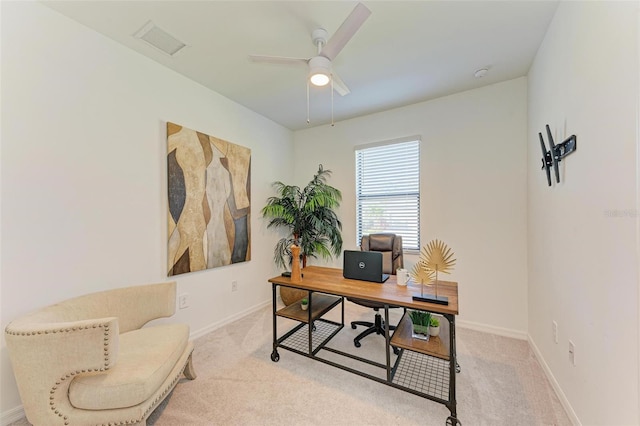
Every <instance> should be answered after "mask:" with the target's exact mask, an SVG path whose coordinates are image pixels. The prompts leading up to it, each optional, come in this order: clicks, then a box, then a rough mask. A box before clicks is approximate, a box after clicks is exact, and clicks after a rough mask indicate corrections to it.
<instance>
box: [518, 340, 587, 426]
mask: <svg viewBox="0 0 640 426" xmlns="http://www.w3.org/2000/svg"><path fill="white" fill-rule="evenodd" d="M527 340H528V341H529V346H531V349H532V350H533V353H534V355H535V356H536V359H537V360H538V362H539V363H540V365H541V366H542V371H544V374H545V376H547V379H549V382H550V383H551V387H553V390H554V391H555V393H556V395H557V396H558V399H559V400H560V403H561V404H562V406H563V407H564V411H566V413H567V416H569V420H571V423H572V424H573V425H575V426H582V423H580V419H579V418H578V416H577V415H576V412H575V411H574V410H573V407H572V406H571V404H570V403H569V400H568V399H567V396H566V395H565V394H564V392H563V391H562V388H561V387H560V384H559V383H558V381H557V380H556V378H555V376H554V375H553V373H552V372H551V369H550V368H549V365H547V362H546V361H545V360H544V358H543V357H542V353H541V352H540V350H539V349H538V347H537V346H536V344H535V343H534V342H533V339H531V336H528V339H527Z"/></svg>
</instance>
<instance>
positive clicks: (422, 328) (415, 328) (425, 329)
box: [413, 324, 429, 335]
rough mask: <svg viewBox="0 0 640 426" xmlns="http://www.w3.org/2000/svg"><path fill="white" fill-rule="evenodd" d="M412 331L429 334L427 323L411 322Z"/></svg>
mask: <svg viewBox="0 0 640 426" xmlns="http://www.w3.org/2000/svg"><path fill="white" fill-rule="evenodd" d="M413 332H414V333H415V334H424V335H427V334H429V326H428V325H418V324H413Z"/></svg>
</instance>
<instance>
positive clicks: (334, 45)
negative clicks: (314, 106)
mask: <svg viewBox="0 0 640 426" xmlns="http://www.w3.org/2000/svg"><path fill="white" fill-rule="evenodd" d="M369 15H371V11H370V10H369V9H367V7H366V6H365V5H363V4H362V3H358V4H357V5H356V7H355V8H354V9H353V11H351V13H350V14H349V16H347V19H345V21H344V22H343V23H342V25H340V28H338V30H337V31H336V32H335V33H334V34H333V36H331V38H330V39H329V40H328V41H327V36H328V33H327V31H326V30H325V29H324V28H318V29H316V30H314V31H313V32H312V33H311V39H312V40H313V44H314V45H316V47H317V49H318V53H317V55H316V56H314V57H312V58H288V57H283V56H265V55H249V59H251V60H252V61H254V62H268V63H273V64H291V65H300V64H306V65H307V66H308V67H309V81H310V82H311V84H313V85H315V86H325V85H326V84H328V83H329V82H330V81H332V83H333V89H334V90H335V91H336V92H338V94H340V95H341V96H344V95H347V94H349V93H350V90H349V88H348V87H347V85H346V84H345V83H344V81H342V79H341V78H340V77H338V75H337V74H336V73H335V72H333V71H332V67H331V61H332V60H333V59H335V57H336V56H338V54H339V53H340V52H341V51H342V49H343V48H344V47H345V45H346V44H347V43H348V42H349V40H351V38H352V37H353V36H354V35H355V33H356V32H357V31H358V30H359V29H360V27H361V26H362V24H363V23H364V21H366V20H367V18H368V17H369Z"/></svg>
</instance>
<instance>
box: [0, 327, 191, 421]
mask: <svg viewBox="0 0 640 426" xmlns="http://www.w3.org/2000/svg"><path fill="white" fill-rule="evenodd" d="M98 327H103V328H104V336H105V337H104V346H105V347H104V367H102V368H89V369H87V370H82V371H72V372H70V373H68V374H66V375H65V376H63V377H60V379H59V380H58V381H57V382H56V384H55V385H54V386H52V387H51V390H50V391H49V393H50V394H51V395H50V396H49V405H50V406H51V410H52V411H53V412H54V413H55V414H57V415H58V417H61V418H62V419H63V420H64V424H65V425H68V424H69V418H68V416H66V415H64V414H63V413H62V412H61V411H60V410H58V409H57V408H56V405H55V402H54V401H55V394H56V391H57V390H58V386H60V385H61V384H62V382H64V381H65V380H66V379H69V378H73V376H75V375H76V374H80V373H87V372H94V371H95V372H99V371H106V370H108V369H109V367H108V365H109V324H93V325H90V326H89V325H88V326H86V327H71V328H61V329H56V330H43V331H38V332H19V331H12V330H9V328H8V327H7V328H6V329H5V333H7V334H11V335H13V336H36V335H38V334H49V333H68V332H71V331H80V330H85V329H89V328H98ZM192 355H193V350H192V351H191V353H190V354H189V356H188V357H187V360H186V362H185V363H184V365H183V366H182V368H181V369H180V370H179V373H178V374H177V375H176V377H174V378H173V380H172V381H171V383H169V385H168V386H167V387H166V388H165V389H164V390H163V391H162V393H161V394H160V395H159V396H158V397H157V398H156V399H155V400H154V401H153V404H151V405H150V406H149V408H147V410H146V411H145V412H144V414H143V415H142V417H141V418H140V419H137V420H133V419H131V420H120V421H116V422H109V423H99V424H97V425H96V426H122V425H130V424H136V423H139V422H141V421H142V419H145V418H146V417H147V416H148V415H149V414H150V413H151V412H152V411H153V410H154V409H155V408H156V406H157V405H158V404H159V403H160V402H162V401H163V400H164V398H165V396H166V395H167V394H168V393H169V392H170V391H171V389H173V388H174V386H175V385H176V383H177V382H178V380H180V377H181V376H182V373H183V371H184V368H185V367H186V365H187V363H188V362H189V360H190V359H191V356H192ZM67 388H68V387H67Z"/></svg>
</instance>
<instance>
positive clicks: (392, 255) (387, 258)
mask: <svg viewBox="0 0 640 426" xmlns="http://www.w3.org/2000/svg"><path fill="white" fill-rule="evenodd" d="M360 250H362V251H379V252H382V272H384V273H385V274H392V275H395V274H396V270H397V269H399V268H403V267H404V259H403V256H402V236H400V235H396V234H370V235H363V236H362V241H361V242H360Z"/></svg>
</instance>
